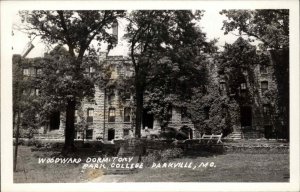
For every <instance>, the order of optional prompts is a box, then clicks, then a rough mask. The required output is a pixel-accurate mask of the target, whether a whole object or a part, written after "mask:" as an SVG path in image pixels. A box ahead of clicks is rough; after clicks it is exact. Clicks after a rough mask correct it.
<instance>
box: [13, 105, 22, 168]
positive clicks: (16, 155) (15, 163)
mask: <svg viewBox="0 0 300 192" xmlns="http://www.w3.org/2000/svg"><path fill="white" fill-rule="evenodd" d="M20 115H21V112H20V109H18V119H17V127H16V145H15V151H14V152H15V153H14V172H16V171H17V161H18V145H19V132H20V124H21V117H20Z"/></svg>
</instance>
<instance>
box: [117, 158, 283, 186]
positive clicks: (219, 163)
mask: <svg viewBox="0 0 300 192" xmlns="http://www.w3.org/2000/svg"><path fill="white" fill-rule="evenodd" d="M174 161H176V162H178V161H179V162H190V161H193V163H200V162H214V164H215V165H216V167H211V168H208V167H207V168H203V167H202V168H199V169H196V170H192V169H174V168H166V169H151V168H147V169H144V170H142V171H140V172H138V173H136V174H132V175H128V176H126V177H124V178H122V179H121V180H120V181H119V182H132V181H134V182H288V181H289V179H288V175H289V158H288V154H234V153H233V154H225V155H218V156H210V157H196V158H181V159H176V160H174Z"/></svg>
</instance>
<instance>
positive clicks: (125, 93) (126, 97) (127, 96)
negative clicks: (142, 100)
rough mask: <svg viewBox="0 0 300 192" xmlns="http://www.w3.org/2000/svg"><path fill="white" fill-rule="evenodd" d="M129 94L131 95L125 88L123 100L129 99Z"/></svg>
mask: <svg viewBox="0 0 300 192" xmlns="http://www.w3.org/2000/svg"><path fill="white" fill-rule="evenodd" d="M130 96H131V94H130V91H129V90H128V89H127V90H125V92H124V99H125V100H130Z"/></svg>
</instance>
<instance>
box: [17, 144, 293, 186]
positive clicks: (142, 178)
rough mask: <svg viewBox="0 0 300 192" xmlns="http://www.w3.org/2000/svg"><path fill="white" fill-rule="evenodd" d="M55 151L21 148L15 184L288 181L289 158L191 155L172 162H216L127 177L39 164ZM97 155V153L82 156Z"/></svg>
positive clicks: (144, 171)
mask: <svg viewBox="0 0 300 192" xmlns="http://www.w3.org/2000/svg"><path fill="white" fill-rule="evenodd" d="M58 154H59V153H58V152H55V151H49V152H42V151H33V152H32V151H31V150H30V147H25V146H20V148H19V158H18V166H17V170H18V172H16V173H14V182H16V183H27V182H30V183H66V182H67V183H70V182H74V183H77V182H288V181H289V155H288V154H287V153H283V154H272V153H271V154H270V153H269V154H244V153H229V154H223V155H211V156H206V157H199V156H190V157H183V158H178V159H173V160H172V161H173V162H192V163H193V164H194V165H198V164H199V163H201V162H204V163H205V162H214V165H215V166H213V167H206V168H204V167H200V168H196V169H195V170H193V169H188V168H156V169H153V168H149V167H146V168H144V169H141V170H139V171H138V172H136V173H133V174H128V175H121V176H120V175H103V173H102V171H101V170H99V169H87V170H85V171H83V170H82V164H38V163H37V162H38V157H53V156H57V155H58ZM84 156H85V157H87V156H97V154H96V152H93V153H84V155H82V153H81V157H82V158H83V159H84V158H85V157H84Z"/></svg>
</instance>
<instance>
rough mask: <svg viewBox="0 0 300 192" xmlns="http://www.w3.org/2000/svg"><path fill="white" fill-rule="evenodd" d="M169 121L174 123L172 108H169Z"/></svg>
mask: <svg viewBox="0 0 300 192" xmlns="http://www.w3.org/2000/svg"><path fill="white" fill-rule="evenodd" d="M167 119H168V121H172V107H169V108H168V117H167Z"/></svg>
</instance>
